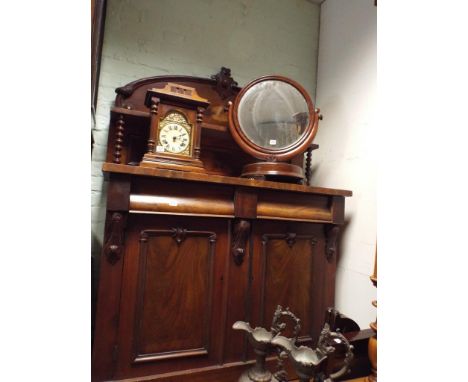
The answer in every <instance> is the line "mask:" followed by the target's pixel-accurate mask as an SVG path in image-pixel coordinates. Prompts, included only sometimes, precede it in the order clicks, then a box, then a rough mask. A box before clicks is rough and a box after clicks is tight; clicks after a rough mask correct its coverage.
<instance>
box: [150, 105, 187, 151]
mask: <svg viewBox="0 0 468 382" xmlns="http://www.w3.org/2000/svg"><path fill="white" fill-rule="evenodd" d="M190 131H191V126H190V125H189V124H188V123H187V121H186V120H185V118H184V117H183V116H182V115H181V114H179V113H170V114H168V115H167V116H166V117H165V118H164V119H163V120H162V121H161V123H160V126H159V142H158V146H157V148H156V150H157V152H166V153H171V154H182V155H190V146H191V134H190Z"/></svg>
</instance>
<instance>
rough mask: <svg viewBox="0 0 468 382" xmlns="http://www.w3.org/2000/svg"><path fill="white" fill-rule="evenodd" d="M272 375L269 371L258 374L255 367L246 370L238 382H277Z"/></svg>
mask: <svg viewBox="0 0 468 382" xmlns="http://www.w3.org/2000/svg"><path fill="white" fill-rule="evenodd" d="M273 378H274V377H272V375H271V373H270V372H269V371H268V370H265V371H264V372H258V371H257V370H255V367H253V368H251V369H249V370H246V371H244V372H243V373H242V375H241V376H240V378H239V380H238V382H277V381H276V379H273Z"/></svg>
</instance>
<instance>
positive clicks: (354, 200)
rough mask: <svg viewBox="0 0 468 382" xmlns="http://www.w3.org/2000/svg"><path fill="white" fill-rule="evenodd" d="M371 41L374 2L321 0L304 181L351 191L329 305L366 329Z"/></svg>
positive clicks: (372, 239)
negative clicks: (317, 115) (314, 127)
mask: <svg viewBox="0 0 468 382" xmlns="http://www.w3.org/2000/svg"><path fill="white" fill-rule="evenodd" d="M376 42H377V7H375V6H374V0H326V1H325V2H324V3H323V4H322V6H321V16H320V40H319V59H318V74H317V106H318V107H319V108H320V109H321V112H322V114H323V116H324V119H323V121H322V122H321V124H320V128H319V132H318V133H317V136H316V139H315V143H318V144H319V145H320V148H319V149H318V150H317V151H314V156H313V163H312V164H313V166H312V170H313V173H312V184H313V185H319V186H323V187H332V188H344V189H349V190H352V191H353V196H352V197H350V198H347V199H346V215H345V219H346V221H347V225H346V227H345V229H344V231H343V236H342V239H341V245H340V252H341V253H340V259H339V263H338V271H337V285H336V288H337V289H336V307H337V309H338V310H340V311H341V312H342V313H344V314H346V315H348V316H349V317H351V318H353V319H354V320H356V321H357V322H358V323H359V325H360V326H361V328H367V327H368V325H369V323H370V322H371V321H374V320H375V315H376V311H375V308H373V307H372V306H371V300H374V299H375V298H376V290H375V288H374V287H373V286H372V284H371V282H370V280H369V275H371V274H372V271H373V264H374V251H375V243H376V237H377V232H376V223H377V222H376V213H377V211H376V180H377V179H376V176H377V171H376V147H377V142H376V124H375V119H374V111H375V109H376V75H377V73H376V55H377V49H376Z"/></svg>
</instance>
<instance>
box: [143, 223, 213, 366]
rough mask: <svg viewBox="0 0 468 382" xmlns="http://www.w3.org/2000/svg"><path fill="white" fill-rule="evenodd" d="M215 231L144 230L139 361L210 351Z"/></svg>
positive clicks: (203, 353)
mask: <svg viewBox="0 0 468 382" xmlns="http://www.w3.org/2000/svg"><path fill="white" fill-rule="evenodd" d="M215 243H216V233H214V232H210V231H189V230H186V229H183V228H174V229H171V230H144V231H141V233H140V268H139V276H138V277H139V281H140V282H139V286H138V292H137V296H138V297H137V308H136V315H137V320H136V324H135V362H147V361H151V360H157V359H167V358H180V357H187V356H196V355H205V354H208V349H209V342H210V341H209V340H210V327H209V326H210V324H211V309H210V305H211V295H212V287H211V284H212V277H213V276H212V274H213V256H214V250H215Z"/></svg>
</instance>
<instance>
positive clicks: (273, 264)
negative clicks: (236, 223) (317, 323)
mask: <svg viewBox="0 0 468 382" xmlns="http://www.w3.org/2000/svg"><path fill="white" fill-rule="evenodd" d="M316 243H317V239H316V238H315V237H314V236H313V235H298V234H297V233H295V232H287V233H284V234H275V233H270V234H264V235H262V253H261V257H262V259H261V260H262V276H261V277H262V284H261V285H262V287H261V300H260V301H261V302H260V314H261V322H263V325H262V326H263V327H268V326H269V325H271V319H272V317H273V314H274V312H275V309H276V307H277V306H278V304H279V305H282V306H283V307H289V308H290V309H291V311H292V312H294V314H295V315H296V316H298V317H300V319H301V325H302V336H301V337H304V340H310V336H309V335H307V334H305V333H310V331H311V327H312V326H311V320H312V314H311V306H312V304H313V289H312V279H313V275H314V269H313V256H315V255H316V254H315V251H314V245H315V244H316ZM284 334H285V335H287V336H288V335H291V334H290V333H284Z"/></svg>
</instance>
